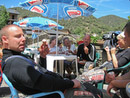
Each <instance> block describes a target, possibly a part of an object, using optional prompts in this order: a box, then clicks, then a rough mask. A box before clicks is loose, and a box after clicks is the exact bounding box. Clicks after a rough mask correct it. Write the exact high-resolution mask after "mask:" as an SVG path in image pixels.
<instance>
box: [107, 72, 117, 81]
mask: <svg viewBox="0 0 130 98" xmlns="http://www.w3.org/2000/svg"><path fill="white" fill-rule="evenodd" d="M112 80H115V74H109V73H106V75H105V83H110V82H111V81H112Z"/></svg>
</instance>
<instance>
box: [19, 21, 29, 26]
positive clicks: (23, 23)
mask: <svg viewBox="0 0 130 98" xmlns="http://www.w3.org/2000/svg"><path fill="white" fill-rule="evenodd" d="M27 22H28V20H24V21H22V22H20V23H19V25H20V26H26V24H27Z"/></svg>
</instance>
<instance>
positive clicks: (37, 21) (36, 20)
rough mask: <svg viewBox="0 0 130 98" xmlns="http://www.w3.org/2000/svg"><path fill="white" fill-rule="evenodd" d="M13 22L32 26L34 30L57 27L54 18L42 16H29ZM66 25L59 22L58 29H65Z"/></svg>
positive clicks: (22, 25) (23, 25)
mask: <svg viewBox="0 0 130 98" xmlns="http://www.w3.org/2000/svg"><path fill="white" fill-rule="evenodd" d="M13 24H16V25H19V26H20V27H31V28H32V29H33V30H35V28H38V29H39V30H50V29H52V28H57V23H56V22H55V21H53V20H50V19H47V18H42V17H29V18H24V19H22V20H20V21H18V22H14V23H13ZM63 28H64V27H63V26H61V25H59V24H58V29H60V30H61V29H63Z"/></svg>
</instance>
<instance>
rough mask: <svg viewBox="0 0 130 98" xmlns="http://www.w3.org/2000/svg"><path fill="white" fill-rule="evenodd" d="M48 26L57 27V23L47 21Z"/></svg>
mask: <svg viewBox="0 0 130 98" xmlns="http://www.w3.org/2000/svg"><path fill="white" fill-rule="evenodd" d="M49 27H57V25H56V24H54V23H49Z"/></svg>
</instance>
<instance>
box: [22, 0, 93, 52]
mask: <svg viewBox="0 0 130 98" xmlns="http://www.w3.org/2000/svg"><path fill="white" fill-rule="evenodd" d="M20 5H21V6H23V7H29V8H28V9H29V10H30V11H33V12H38V13H41V14H42V15H43V16H45V17H49V18H54V19H57V24H58V20H59V19H70V18H75V17H78V16H86V17H88V16H90V15H92V13H94V12H95V8H93V7H92V6H90V5H89V4H87V2H85V0H84V1H81V0H27V1H25V2H23V3H20ZM57 31H58V28H57ZM57 38H58V34H56V50H57V42H58V39H57ZM56 54H57V51H56Z"/></svg>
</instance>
